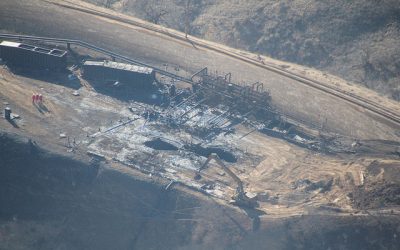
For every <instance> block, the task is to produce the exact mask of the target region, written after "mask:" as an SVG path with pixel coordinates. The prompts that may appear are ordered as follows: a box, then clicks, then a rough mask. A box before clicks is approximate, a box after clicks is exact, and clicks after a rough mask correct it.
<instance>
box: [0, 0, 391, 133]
mask: <svg viewBox="0 0 400 250" xmlns="http://www.w3.org/2000/svg"><path fill="white" fill-rule="evenodd" d="M0 6H1V8H0V21H1V27H0V28H1V29H2V30H5V31H14V32H15V31H18V32H19V33H24V34H32V35H42V36H52V37H65V38H72V39H80V40H83V41H87V42H90V43H94V44H96V45H98V46H101V47H104V48H106V49H110V50H113V51H116V52H118V53H121V54H126V55H127V56H130V57H133V58H137V59H139V60H143V61H144V62H147V63H149V64H153V65H157V66H160V65H162V64H164V63H167V64H169V65H179V66H181V67H183V68H185V69H187V70H188V71H196V70H198V69H201V68H203V67H205V66H207V67H209V69H210V70H212V71H213V70H214V71H218V72H221V73H222V72H224V73H227V72H232V73H233V79H234V80H235V81H237V82H247V83H251V82H256V81H261V82H263V83H264V84H265V85H266V87H267V88H268V89H269V90H270V92H271V95H272V98H273V104H274V105H275V106H276V107H277V108H279V109H281V110H282V111H283V112H285V113H288V114H290V115H292V116H295V117H297V118H299V119H301V120H306V121H308V122H309V123H311V124H314V125H321V124H322V123H326V128H327V129H329V130H330V131H332V132H337V133H341V134H344V135H349V136H355V137H359V138H364V139H391V140H398V139H399V135H398V134H397V133H396V131H398V130H399V128H398V127H396V126H395V125H394V124H391V123H390V122H387V121H385V120H382V119H380V118H379V117H376V116H374V115H372V114H371V113H369V112H368V111H366V110H364V109H360V108H358V107H355V106H353V105H351V104H349V103H346V102H343V101H342V100H340V99H338V98H335V97H332V96H329V95H326V94H323V93H321V92H320V91H317V90H315V89H312V88H310V87H306V86H304V85H301V84H298V82H296V81H294V80H291V79H289V78H286V77H283V76H280V75H278V74H275V73H272V72H269V71H266V70H263V69H261V68H258V67H255V66H253V65H250V64H246V63H243V62H241V61H239V60H236V59H233V58H231V57H228V56H226V55H222V54H219V53H216V52H212V51H208V50H205V49H202V48H197V47H193V46H192V45H191V44H190V43H184V42H182V41H177V40H174V39H172V38H169V37H166V36H164V35H160V34H156V33H154V32H149V31H147V30H143V29H142V28H138V27H134V26H131V25H127V24H123V23H119V22H116V21H112V20H108V19H105V18H101V17H96V16H93V15H90V14H84V13H81V12H78V11H74V10H70V9H63V8H60V7H58V6H55V5H53V4H50V3H46V2H43V1H39V0H32V1H29V2H27V1H11V0H5V1H2V2H1V3H0Z"/></svg>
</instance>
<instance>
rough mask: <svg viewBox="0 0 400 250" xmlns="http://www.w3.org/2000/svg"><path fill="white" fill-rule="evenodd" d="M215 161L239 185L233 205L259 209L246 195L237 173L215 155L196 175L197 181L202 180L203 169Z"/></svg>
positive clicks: (233, 198) (209, 158)
mask: <svg viewBox="0 0 400 250" xmlns="http://www.w3.org/2000/svg"><path fill="white" fill-rule="evenodd" d="M213 159H214V160H215V161H216V162H217V163H218V165H219V166H220V167H221V168H222V169H223V170H224V171H225V173H227V174H228V175H229V176H230V177H231V178H232V179H233V180H234V181H235V182H236V184H237V187H236V192H235V195H234V196H233V197H232V201H231V204H233V205H236V206H239V207H247V208H254V207H257V206H258V204H257V201H256V200H254V199H251V198H249V197H248V196H247V195H246V192H245V191H244V189H243V183H242V181H241V180H240V179H239V177H237V175H236V174H235V173H233V172H232V171H231V170H230V169H229V168H228V167H227V166H225V164H224V163H223V162H222V161H221V159H220V158H219V157H218V155H217V154H215V153H212V154H210V156H209V157H208V158H207V160H206V161H205V162H204V164H203V165H202V166H201V167H200V168H199V170H198V171H197V173H196V176H195V179H200V178H201V175H200V172H201V171H202V170H203V169H205V168H206V167H207V165H208V163H209V162H210V161H211V160H213Z"/></svg>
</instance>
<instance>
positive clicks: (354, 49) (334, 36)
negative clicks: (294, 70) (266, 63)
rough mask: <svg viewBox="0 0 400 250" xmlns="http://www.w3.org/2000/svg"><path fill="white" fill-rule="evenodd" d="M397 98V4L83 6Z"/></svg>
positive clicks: (251, 0) (140, 0)
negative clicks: (131, 17) (118, 13)
mask: <svg viewBox="0 0 400 250" xmlns="http://www.w3.org/2000/svg"><path fill="white" fill-rule="evenodd" d="M86 1H88V2H91V3H96V4H99V5H102V6H106V7H109V8H112V9H115V10H118V11H122V12H125V13H128V14H132V15H134V16H137V17H139V18H143V19H146V20H149V21H152V22H155V23H159V24H161V25H164V26H167V27H171V28H174V29H178V30H181V31H185V30H187V31H188V33H189V34H190V35H194V36H198V37H201V38H205V39H208V40H212V41H217V42H221V43H224V44H227V45H229V46H232V47H235V48H240V49H244V50H249V51H252V52H255V53H259V54H262V55H267V56H271V57H273V58H277V59H281V60H285V61H290V62H294V63H298V64H301V65H306V66H310V67H313V68H317V69H319V70H323V71H327V72H329V73H332V74H334V75H338V76H340V77H343V78H344V79H346V80H349V81H352V82H355V83H359V84H362V85H364V86H367V87H368V88H371V89H373V90H376V91H378V92H380V93H382V94H384V95H387V96H389V97H391V98H393V99H395V100H400V59H399V58H400V5H399V4H398V1H397V0H376V1H367V0H359V1H346V0H340V1H318V0H311V1H305V0H295V1H293V0H284V1H279V2H277V1H271V0H264V1H257V0H246V1H245V0H223V1H216V0H199V1H189V2H187V1H185V0H163V1H156V0H121V1H118V0H86Z"/></svg>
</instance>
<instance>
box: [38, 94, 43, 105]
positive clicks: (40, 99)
mask: <svg viewBox="0 0 400 250" xmlns="http://www.w3.org/2000/svg"><path fill="white" fill-rule="evenodd" d="M38 101H39V103H42V102H43V96H42V94H39V95H38Z"/></svg>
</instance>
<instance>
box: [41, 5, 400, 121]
mask: <svg viewBox="0 0 400 250" xmlns="http://www.w3.org/2000/svg"><path fill="white" fill-rule="evenodd" d="M44 1H45V2H47V3H51V4H55V5H58V6H60V7H64V8H69V9H73V10H77V11H81V12H85V13H87V14H92V15H97V16H101V17H105V18H109V19H112V20H114V21H119V22H123V23H127V24H130V25H134V26H137V27H140V28H143V29H147V30H149V31H153V32H157V33H161V34H163V35H167V36H169V37H171V38H174V39H177V40H180V41H184V42H190V43H192V44H193V45H195V46H200V47H203V48H205V49H209V50H213V51H215V52H219V53H222V54H225V55H227V56H230V57H233V58H235V59H238V60H241V61H244V62H247V63H250V64H252V65H255V66H258V67H261V68H264V69H266V70H269V71H272V72H274V73H277V74H279V75H282V76H285V77H288V78H290V79H293V80H296V81H297V82H300V83H302V84H304V85H307V86H309V87H312V88H315V89H318V90H320V91H322V92H325V93H328V94H330V95H333V96H335V97H338V98H341V99H343V100H345V101H347V102H350V103H352V104H355V105H357V106H360V107H363V108H364V109H366V110H369V111H371V112H373V113H376V114H379V115H381V116H383V117H385V118H386V119H388V120H390V121H392V122H395V123H396V124H400V114H398V113H397V112H395V111H393V110H390V109H388V108H386V107H383V106H382V105H380V104H378V103H376V102H373V101H371V100H369V99H367V98H364V97H361V96H358V95H355V94H353V93H350V92H348V91H345V90H343V89H340V88H336V87H334V86H331V85H328V84H326V83H323V82H320V81H316V80H313V79H310V78H308V77H305V76H302V75H299V74H296V73H293V72H290V71H288V70H285V69H282V68H280V67H278V66H275V65H272V64H269V63H261V62H259V61H258V60H256V59H253V58H250V57H247V56H244V55H241V54H239V53H237V52H234V51H230V50H226V49H224V48H221V47H217V46H213V45H211V44H207V43H204V42H201V41H198V40H197V39H193V40H189V39H187V38H186V37H185V35H184V34H178V33H171V32H168V30H167V29H163V28H161V27H157V26H156V25H152V24H146V23H142V22H137V21H134V20H131V19H127V18H123V17H119V16H115V15H112V14H109V13H106V12H102V11H98V10H93V9H90V8H87V7H85V6H82V5H79V6H78V5H76V3H71V2H69V1H65V0H64V1H63V2H66V3H70V4H75V5H74V6H71V5H68V4H63V3H56V2H52V1H48V0H44ZM186 82H188V81H186Z"/></svg>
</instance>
